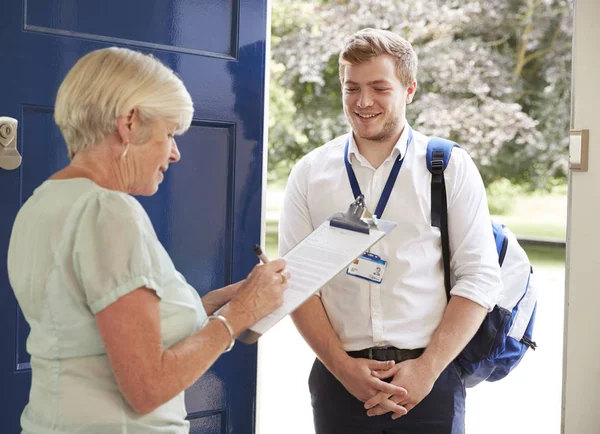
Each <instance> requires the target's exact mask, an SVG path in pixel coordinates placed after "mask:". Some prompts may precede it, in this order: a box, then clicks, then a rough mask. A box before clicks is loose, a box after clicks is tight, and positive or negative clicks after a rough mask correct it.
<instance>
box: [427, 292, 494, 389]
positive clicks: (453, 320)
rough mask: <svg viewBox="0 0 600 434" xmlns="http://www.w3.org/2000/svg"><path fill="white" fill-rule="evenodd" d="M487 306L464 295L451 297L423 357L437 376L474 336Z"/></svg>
mask: <svg viewBox="0 0 600 434" xmlns="http://www.w3.org/2000/svg"><path fill="white" fill-rule="evenodd" d="M486 314H487V309H486V308H484V307H483V306H480V305H479V304H477V303H475V302H473V301H471V300H468V299H466V298H463V297H459V296H453V297H451V298H450V302H449V303H448V307H447V308H446V312H445V313H444V317H443V318H442V322H441V323H440V325H439V326H438V328H437V330H436V331H435V333H434V334H433V337H432V338H431V342H430V343H429V345H428V346H427V349H426V350H425V352H424V353H423V355H422V356H421V357H420V358H421V359H422V361H423V362H424V363H425V364H426V365H427V366H428V367H429V368H430V370H431V371H432V372H433V373H434V374H435V375H436V377H437V376H439V375H440V374H441V372H442V371H443V370H444V369H446V366H448V365H449V364H450V363H451V362H452V361H453V360H454V359H455V358H456V356H458V354H459V353H460V352H461V351H462V350H463V349H464V348H465V346H466V345H467V344H468V343H469V341H470V340H471V339H472V338H473V336H474V335H475V333H476V332H477V330H478V329H479V327H480V326H481V323H482V322H483V320H484V318H485V316H486Z"/></svg>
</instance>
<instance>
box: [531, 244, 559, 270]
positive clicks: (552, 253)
mask: <svg viewBox="0 0 600 434" xmlns="http://www.w3.org/2000/svg"><path fill="white" fill-rule="evenodd" d="M523 248H524V249H525V252H527V256H528V257H529V262H531V265H532V267H533V268H534V270H535V268H536V267H555V268H556V267H564V266H565V249H564V247H554V246H527V245H525V246H523Z"/></svg>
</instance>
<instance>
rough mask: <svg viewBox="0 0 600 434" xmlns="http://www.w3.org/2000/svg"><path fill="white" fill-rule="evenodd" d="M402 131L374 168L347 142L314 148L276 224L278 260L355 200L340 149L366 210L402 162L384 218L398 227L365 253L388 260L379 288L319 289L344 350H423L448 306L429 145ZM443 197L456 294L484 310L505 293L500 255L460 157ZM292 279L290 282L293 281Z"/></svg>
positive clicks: (340, 281)
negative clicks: (435, 219) (398, 161)
mask: <svg viewBox="0 0 600 434" xmlns="http://www.w3.org/2000/svg"><path fill="white" fill-rule="evenodd" d="M408 130H409V128H408V124H407V127H406V128H404V131H403V133H402V135H401V136H400V139H399V140H398V142H397V143H396V145H395V147H394V149H393V150H392V153H391V155H390V156H389V157H388V158H387V159H386V160H385V161H384V163H383V164H382V165H381V166H380V167H379V168H377V169H375V168H373V167H372V166H371V165H370V164H369V162H368V161H367V160H366V159H365V158H364V157H363V156H362V155H361V154H360V153H359V151H358V148H357V146H356V143H355V142H354V138H353V136H352V134H345V135H343V136H340V137H338V138H336V139H334V140H332V141H331V142H329V143H327V144H325V145H323V146H321V147H319V148H317V149H315V150H313V151H312V152H310V153H309V154H307V155H306V156H305V157H304V158H302V159H301V160H300V161H299V162H298V163H297V164H296V165H295V166H294V168H293V169H292V172H291V174H290V178H289V180H288V184H287V188H286V192H285V198H284V204H283V210H282V214H281V219H280V223H279V249H280V254H281V255H284V254H285V253H287V252H288V251H289V250H291V249H292V248H293V247H294V246H295V245H296V244H297V243H298V242H300V241H301V240H302V239H303V238H305V237H306V236H307V235H308V234H309V233H310V232H312V231H313V230H314V229H315V228H316V227H318V226H319V225H320V224H321V223H323V222H324V221H325V220H327V219H328V218H330V217H331V216H332V215H333V214H334V213H336V212H339V211H346V209H347V208H348V205H349V204H350V203H351V202H352V201H353V200H354V196H353V194H352V189H351V187H350V182H349V180H348V175H347V173H346V168H345V165H344V147H345V145H346V141H347V140H348V138H349V139H350V146H349V152H348V153H349V156H348V157H349V161H350V163H351V164H352V168H353V170H354V172H355V174H356V178H357V180H358V183H359V185H360V188H361V191H362V194H363V195H364V196H365V203H366V204H367V207H368V208H369V210H370V211H371V212H374V211H375V208H376V206H377V203H378V201H379V198H380V197H381V192H382V191H383V188H384V186H385V183H386V181H387V179H388V176H389V174H390V171H391V169H392V166H393V164H394V161H395V159H396V157H397V156H398V154H400V155H401V156H403V159H404V162H403V165H402V168H401V170H400V173H399V175H398V179H397V180H396V183H395V185H394V188H393V190H392V193H391V195H390V200H389V201H388V204H387V207H386V208H385V211H384V213H383V215H382V216H379V217H380V218H382V219H385V220H390V221H393V222H395V223H397V225H398V226H397V227H396V228H395V229H394V230H393V231H392V232H391V233H390V234H389V235H387V236H386V237H384V238H383V239H382V240H381V241H379V242H378V243H377V244H375V245H374V246H373V247H372V248H371V250H370V252H371V253H375V254H377V255H379V256H380V257H381V258H382V259H383V260H386V261H388V266H387V269H386V271H385V275H384V277H383V281H382V283H381V284H377V283H373V282H369V281H367V280H364V279H361V278H358V277H353V276H350V275H348V274H346V272H345V271H343V272H341V273H340V274H339V275H338V276H336V277H335V278H334V279H333V280H331V281H330V282H329V283H328V284H327V285H325V286H324V287H323V288H322V289H321V291H320V295H321V300H322V302H323V305H324V307H325V310H326V312H327V315H328V317H329V320H330V322H331V325H332V326H333V329H334V330H335V332H336V333H337V335H338V337H339V338H340V340H341V342H342V345H343V347H344V349H345V350H346V351H355V350H361V349H364V348H370V347H377V346H394V347H397V348H403V349H414V348H424V347H426V346H427V345H428V344H429V342H430V340H431V337H432V335H433V332H434V331H435V329H436V328H437V326H438V325H439V323H440V321H441V319H442V316H443V314H444V309H445V308H446V305H447V298H446V292H445V288H444V273H443V262H442V249H441V239H440V230H439V229H438V228H436V227H432V226H431V173H430V172H429V171H428V170H427V166H426V159H425V154H426V149H427V142H428V137H426V136H424V135H423V134H420V133H418V132H416V131H413V140H412V142H411V143H410V144H408V146H407V141H408ZM445 180H446V192H447V198H448V222H449V223H448V224H449V237H450V250H451V259H450V266H451V270H452V275H453V279H452V280H453V287H452V295H458V296H461V297H464V298H467V299H469V300H472V301H474V302H475V303H478V304H480V305H481V306H484V307H486V308H488V309H490V310H491V309H492V308H493V307H494V305H495V304H496V299H497V297H498V294H499V292H500V290H501V289H502V281H501V278H500V268H499V265H498V255H497V253H496V247H495V242H494V238H493V234H492V228H491V225H490V217H489V211H488V207H487V200H486V196H485V188H484V186H483V182H482V180H481V176H480V175H479V172H478V170H477V167H476V166H475V164H474V163H473V161H472V160H471V158H470V157H469V156H468V154H467V153H466V152H465V151H464V150H462V149H460V148H455V149H454V150H453V151H452V157H451V159H450V162H449V164H448V167H447V168H446V170H445ZM292 278H293V276H292Z"/></svg>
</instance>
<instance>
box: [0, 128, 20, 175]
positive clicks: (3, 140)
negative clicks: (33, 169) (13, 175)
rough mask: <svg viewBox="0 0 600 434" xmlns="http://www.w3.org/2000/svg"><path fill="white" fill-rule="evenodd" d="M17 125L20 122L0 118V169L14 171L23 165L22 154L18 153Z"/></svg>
mask: <svg viewBox="0 0 600 434" xmlns="http://www.w3.org/2000/svg"><path fill="white" fill-rule="evenodd" d="M17 125H19V121H17V120H16V119H13V118H9V117H0V168H2V169H4V170H14V169H16V168H18V167H19V166H20V165H21V154H19V151H17Z"/></svg>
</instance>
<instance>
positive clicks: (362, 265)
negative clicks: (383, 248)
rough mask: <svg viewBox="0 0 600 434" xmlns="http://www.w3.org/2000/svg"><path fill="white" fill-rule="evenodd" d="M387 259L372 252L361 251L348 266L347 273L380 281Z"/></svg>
mask: <svg viewBox="0 0 600 434" xmlns="http://www.w3.org/2000/svg"><path fill="white" fill-rule="evenodd" d="M386 265H387V261H384V260H383V259H381V258H380V257H379V256H377V255H375V254H374V253H368V252H367V253H363V254H362V255H360V256H359V257H358V258H356V259H355V260H354V261H353V262H352V263H351V264H350V266H349V267H348V271H347V273H348V274H349V275H351V276H356V277H360V278H361V279H366V280H368V281H370V282H375V283H381V281H382V280H383V274H384V273H385V267H386Z"/></svg>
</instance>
